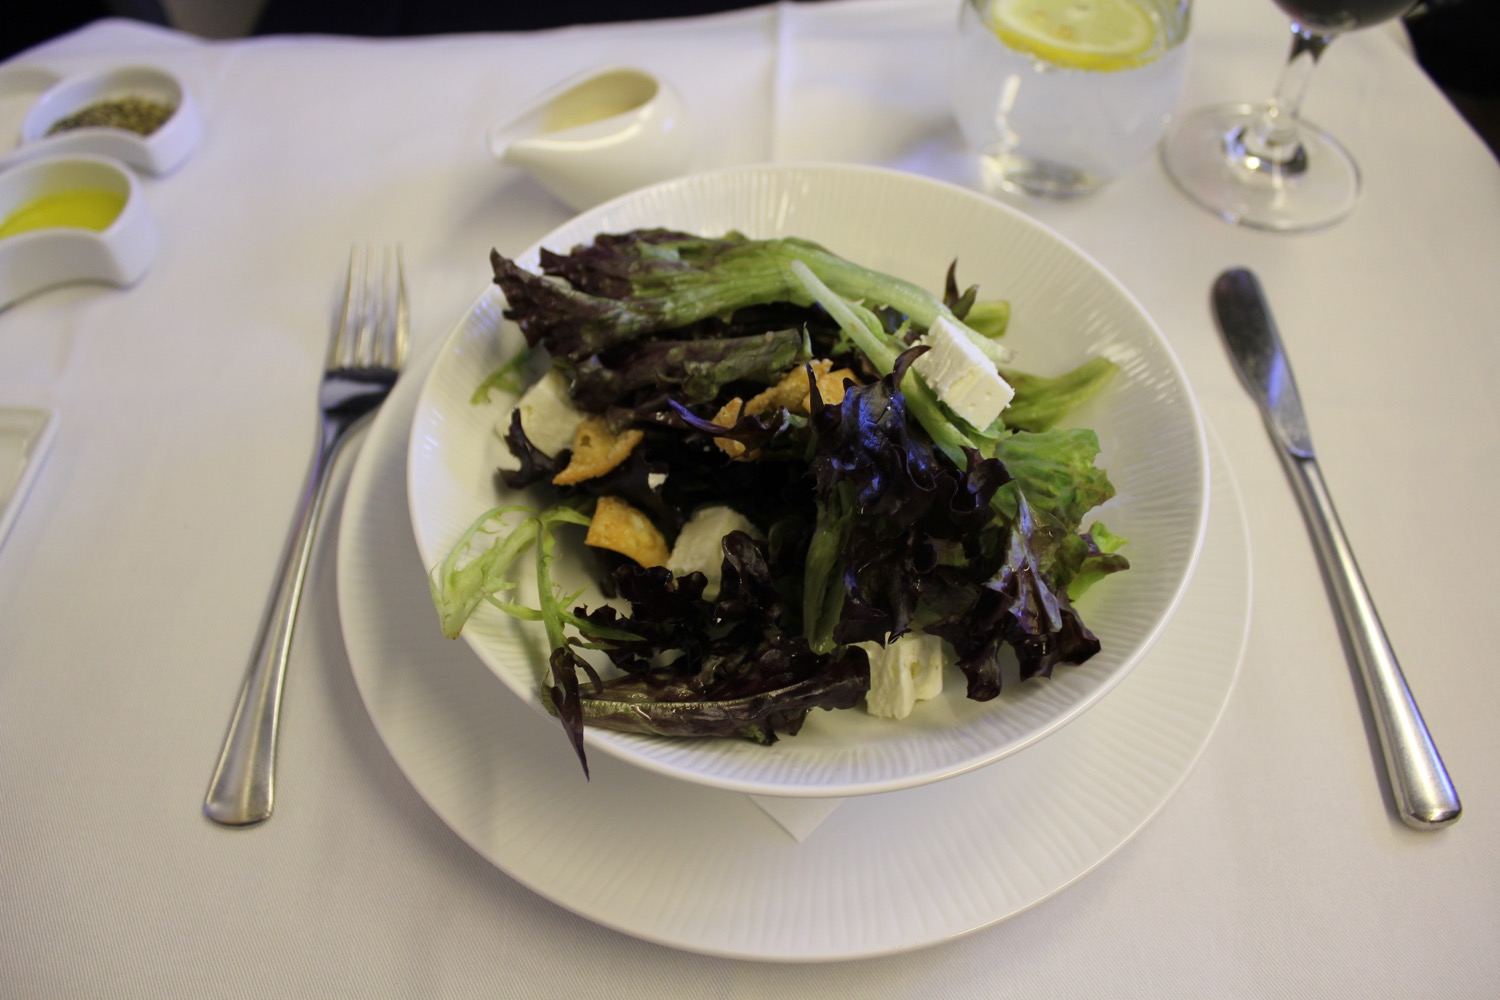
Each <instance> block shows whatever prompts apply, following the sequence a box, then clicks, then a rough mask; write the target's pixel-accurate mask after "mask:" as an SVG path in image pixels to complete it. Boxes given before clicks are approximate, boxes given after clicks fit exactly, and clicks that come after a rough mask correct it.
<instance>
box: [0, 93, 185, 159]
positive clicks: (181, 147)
mask: <svg viewBox="0 0 1500 1000" xmlns="http://www.w3.org/2000/svg"><path fill="white" fill-rule="evenodd" d="M12 69H13V70H14V72H12V73H9V74H6V75H4V76H0V99H4V103H5V104H6V105H7V106H9V105H10V104H11V103H13V102H14V103H19V102H20V101H24V100H27V99H28V98H29V99H30V104H29V107H28V110H27V111H26V113H25V116H24V117H23V118H22V120H21V123H20V133H19V135H18V136H14V137H12V141H18V142H19V145H17V146H16V147H15V149H14V150H12V151H10V152H9V154H8V155H6V156H5V157H4V158H3V159H0V167H6V166H10V165H12V164H15V163H20V162H23V161H27V160H33V159H36V158H38V157H41V156H56V155H62V154H85V155H92V156H107V157H111V158H113V159H116V160H119V161H120V162H122V163H125V164H128V165H129V166H131V167H133V168H135V169H137V170H140V171H142V172H144V173H148V174H167V173H170V172H171V171H173V170H175V169H176V168H177V167H178V166H180V165H181V164H182V162H183V161H184V160H186V159H187V158H188V157H189V156H190V155H192V152H193V150H194V149H196V148H197V145H198V142H199V139H200V138H201V137H202V134H203V123H202V118H201V117H200V115H199V113H198V106H197V103H196V102H195V101H194V100H193V95H192V92H191V91H190V90H189V89H188V88H187V86H186V85H185V84H184V83H183V82H182V80H181V79H179V78H178V77H177V76H176V75H175V74H172V73H169V72H167V71H166V70H163V69H158V68H157V67H155V66H117V67H115V68H113V69H107V70H103V71H101V72H97V73H86V74H80V75H77V76H69V77H60V76H58V75H57V74H56V73H53V72H52V71H51V70H48V69H45V68H41V67H34V66H23V67H13V68H12ZM49 75H50V76H51V77H52V79H53V82H52V83H51V85H50V86H48V87H46V89H45V90H42V91H41V92H40V93H37V86H38V84H39V83H40V82H43V81H45V80H46V79H47V77H48V76H49ZM129 97H134V98H142V99H145V100H149V101H154V102H157V103H161V104H165V105H168V106H169V107H171V108H172V109H173V111H172V114H171V116H170V117H168V118H167V120H166V121H165V122H163V123H162V125H161V126H160V127H159V128H157V129H156V130H155V131H154V132H152V133H151V134H150V135H140V134H138V133H136V132H132V131H130V130H128V129H124V128H109V127H89V128H75V129H68V130H67V131H63V132H58V133H56V134H54V135H48V134H47V133H48V131H49V130H50V129H51V128H52V126H53V125H55V124H57V123H58V122H59V121H61V120H63V119H64V118H67V117H68V116H70V115H72V114H75V113H76V112H78V111H81V110H83V109H84V108H86V107H88V106H89V105H92V104H97V103H99V102H101V101H113V100H119V99H122V98H129Z"/></svg>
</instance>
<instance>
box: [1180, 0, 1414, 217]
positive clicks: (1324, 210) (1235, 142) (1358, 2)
mask: <svg viewBox="0 0 1500 1000" xmlns="http://www.w3.org/2000/svg"><path fill="white" fill-rule="evenodd" d="M1275 3H1276V5H1277V6H1278V7H1280V8H1281V9H1282V10H1283V11H1285V12H1286V13H1287V14H1288V15H1289V16H1290V17H1291V18H1292V46H1291V54H1290V55H1289V56H1288V58H1287V61H1286V65H1285V66H1284V67H1283V68H1282V71H1281V76H1280V77H1279V79H1278V80H1277V81H1276V88H1275V91H1274V92H1273V93H1272V96H1271V99H1270V100H1269V101H1268V102H1267V103H1266V104H1265V105H1263V106H1260V107H1256V106H1253V105H1249V104H1230V105H1219V106H1215V107H1209V108H1203V109H1201V110H1199V111H1196V112H1194V113H1192V114H1190V115H1188V116H1186V117H1184V118H1183V119H1181V120H1180V121H1179V122H1178V123H1177V124H1176V125H1175V126H1173V128H1172V130H1171V131H1170V132H1169V133H1168V135H1167V136H1166V138H1165V139H1163V140H1162V144H1161V161H1162V165H1163V166H1164V167H1165V168H1166V171H1167V175H1168V176H1169V177H1171V178H1172V180H1173V181H1174V182H1175V183H1176V184H1177V186H1178V187H1179V188H1181V189H1182V191H1183V192H1184V193H1185V194H1186V195H1187V196H1188V197H1189V198H1191V199H1192V200H1193V201H1195V202H1197V203H1198V204H1199V205H1201V206H1203V207H1204V208H1206V209H1208V210H1209V211H1210V212H1213V213H1214V214H1215V215H1218V216H1219V217H1220V218H1222V219H1224V220H1226V221H1228V222H1233V223H1237V224H1239V225H1243V226H1251V227H1254V228H1256V229H1268V230H1274V231H1279V232H1290V231H1296V230H1306V229H1317V228H1320V227H1322V226H1327V225H1329V224H1331V223H1334V222H1337V221H1338V220H1339V219H1342V218H1343V217H1344V216H1345V215H1347V214H1349V211H1350V210H1351V209H1353V208H1354V202H1355V200H1356V198H1357V196H1358V194H1359V167H1358V166H1357V165H1356V164H1355V162H1354V158H1353V157H1352V156H1350V155H1349V152H1348V150H1346V149H1344V147H1343V146H1342V145H1340V144H1339V142H1338V140H1337V139H1335V138H1333V136H1331V135H1329V134H1328V133H1326V132H1324V131H1322V130H1321V129H1319V128H1317V127H1316V126H1314V125H1312V124H1311V123H1309V122H1307V121H1305V120H1303V119H1302V118H1301V115H1300V109H1301V106H1302V99H1303V97H1304V96H1305V95H1306V93H1307V86H1308V84H1309V83H1310V82H1311V80H1312V74H1313V70H1314V68H1315V67H1316V66H1317V63H1318V57H1319V56H1321V55H1322V54H1323V51H1324V50H1325V49H1326V48H1327V47H1328V45H1329V43H1330V42H1332V41H1333V39H1334V38H1335V37H1336V36H1338V35H1340V34H1342V33H1344V32H1346V31H1352V30H1353V29H1355V28H1364V27H1368V26H1370V25H1373V24H1378V23H1380V22H1381V21H1385V20H1389V19H1390V18H1393V17H1396V16H1397V15H1399V14H1402V13H1404V12H1405V11H1406V10H1407V9H1408V8H1410V7H1411V6H1413V0H1275Z"/></svg>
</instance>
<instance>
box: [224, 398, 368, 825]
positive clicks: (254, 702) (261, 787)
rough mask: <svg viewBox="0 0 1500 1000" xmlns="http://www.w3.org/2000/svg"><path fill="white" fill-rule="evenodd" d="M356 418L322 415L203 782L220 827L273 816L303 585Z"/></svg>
mask: <svg viewBox="0 0 1500 1000" xmlns="http://www.w3.org/2000/svg"><path fill="white" fill-rule="evenodd" d="M356 424H357V421H343V420H337V419H332V418H329V417H324V418H323V420H322V427H321V433H320V435H319V438H318V447H317V451H316V453H315V454H314V456H313V462H312V466H311V468H310V469H309V472H308V478H307V483H306V485H305V486H304V488H303V492H302V498H301V500H300V501H299V502H298V505H297V514H296V519H295V520H294V521H293V522H292V530H291V534H290V535H289V536H288V538H287V545H286V550H285V552H283V553H282V556H281V566H280V568H279V569H278V570H277V582H276V587H275V590H274V591H273V592H272V594H271V600H270V603H269V604H268V605H267V607H266V614H265V619H264V620H263V621H262V622H261V627H260V635H259V636H258V637H257V639H256V642H255V656H254V658H253V659H251V661H250V668H249V670H248V671H246V673H245V681H244V684H243V685H242V686H241V688H240V696H239V701H238V703H237V704H236V705H235V708H234V716H233V717H232V718H231V719H230V720H229V732H228V733H226V734H225V736H224V748H223V750H221V751H220V753H219V763H218V766H217V767H215V768H214V776H213V778H212V780H211V781H210V782H209V785H208V796H207V798H206V799H204V802H203V813H204V815H206V816H207V817H208V818H209V819H211V820H213V821H214V822H215V823H221V824H223V825H225V826H250V825H253V824H255V823H260V822H262V821H264V820H266V819H269V818H270V816H271V808H272V805H273V801H274V799H275V794H276V739H277V734H278V731H279V729H280V722H281V692H282V688H283V687H284V685H285V683H286V665H287V656H288V654H289V653H290V652H291V647H292V633H293V631H294V630H295V629H296V627H297V607H298V605H299V604H300V603H301V599H302V584H303V581H304V580H306V579H307V567H308V564H309V563H310V562H311V561H312V551H313V542H314V541H315V540H316V538H317V533H318V524H319V522H320V520H321V518H322V514H323V506H324V501H325V500H326V499H327V496H328V484H329V481H330V479H331V476H330V473H331V472H332V470H333V467H334V462H335V460H336V459H337V458H338V455H339V452H340V450H341V449H342V448H343V445H344V443H345V442H346V441H348V439H349V432H350V431H351V430H353V429H354V427H355V426H356Z"/></svg>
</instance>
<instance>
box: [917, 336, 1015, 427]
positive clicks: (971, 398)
mask: <svg viewBox="0 0 1500 1000" xmlns="http://www.w3.org/2000/svg"><path fill="white" fill-rule="evenodd" d="M917 343H918V344H922V345H925V346H927V347H928V348H930V350H928V351H927V352H926V353H925V354H923V355H922V356H921V357H919V358H917V360H916V361H914V362H912V367H913V368H915V369H916V371H917V374H918V375H921V376H922V379H923V381H925V382H926V383H927V384H928V386H930V387H931V388H932V391H933V393H935V394H936V395H937V398H938V399H940V400H942V401H943V403H944V404H945V405H946V406H947V407H948V409H950V410H952V411H953V412H954V413H956V414H958V415H959V416H960V417H962V418H963V419H964V420H966V421H968V422H969V424H970V425H972V426H973V427H974V428H975V429H976V430H984V429H985V428H987V427H989V425H990V424H992V423H994V422H995V418H996V417H998V416H1000V411H1001V410H1003V409H1005V408H1006V407H1007V406H1009V405H1010V401H1011V398H1012V397H1014V396H1015V394H1016V392H1015V390H1014V389H1012V388H1011V387H1010V384H1009V383H1008V382H1006V381H1005V379H1003V378H1001V377H1000V373H999V372H998V371H996V370H995V364H994V362H992V361H990V359H989V358H987V357H985V354H984V351H982V350H981V349H980V348H979V345H977V344H975V343H974V342H973V341H972V340H970V339H969V336H968V334H966V333H964V331H963V330H962V329H960V328H959V326H958V325H957V324H955V323H954V322H953V321H952V320H950V319H948V317H946V316H938V317H937V318H936V319H935V320H933V321H932V325H931V326H930V327H928V329H927V333H926V334H925V335H924V336H923V337H922V338H921V339H920V340H918V341H917Z"/></svg>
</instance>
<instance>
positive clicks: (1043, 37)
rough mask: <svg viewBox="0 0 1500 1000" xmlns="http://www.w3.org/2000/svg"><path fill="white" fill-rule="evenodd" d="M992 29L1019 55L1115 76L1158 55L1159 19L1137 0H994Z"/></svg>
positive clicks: (991, 8) (990, 10) (990, 11)
mask: <svg viewBox="0 0 1500 1000" xmlns="http://www.w3.org/2000/svg"><path fill="white" fill-rule="evenodd" d="M989 22H990V27H991V28H993V29H994V32H995V34H996V35H998V36H1000V41H1001V42H1003V43H1004V44H1005V45H1006V46H1008V47H1009V48H1012V49H1014V50H1016V51H1017V52H1024V53H1026V54H1027V55H1031V56H1035V57H1036V58H1038V59H1041V60H1043V61H1045V62H1049V63H1052V64H1054V65H1056V66H1061V67H1064V68H1066V69H1083V70H1092V71H1094V72H1106V73H1107V72H1112V71H1114V70H1121V69H1129V68H1131V67H1133V66H1141V65H1144V64H1145V63H1148V62H1150V61H1151V60H1153V59H1155V58H1156V56H1157V48H1156V45H1155V43H1156V33H1157V27H1156V19H1155V18H1153V17H1152V16H1151V14H1150V13H1149V12H1148V11H1147V10H1146V9H1145V8H1144V7H1142V6H1141V5H1140V3H1138V2H1137V0H991V3H990V8H989Z"/></svg>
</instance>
